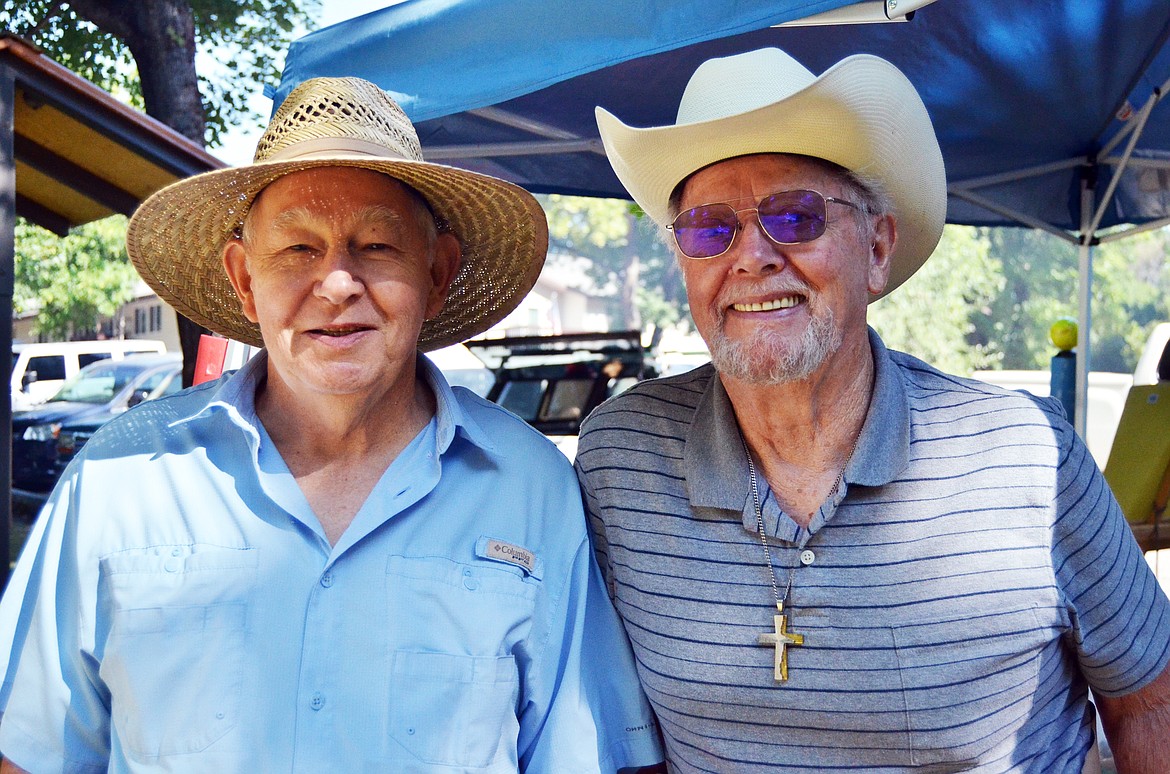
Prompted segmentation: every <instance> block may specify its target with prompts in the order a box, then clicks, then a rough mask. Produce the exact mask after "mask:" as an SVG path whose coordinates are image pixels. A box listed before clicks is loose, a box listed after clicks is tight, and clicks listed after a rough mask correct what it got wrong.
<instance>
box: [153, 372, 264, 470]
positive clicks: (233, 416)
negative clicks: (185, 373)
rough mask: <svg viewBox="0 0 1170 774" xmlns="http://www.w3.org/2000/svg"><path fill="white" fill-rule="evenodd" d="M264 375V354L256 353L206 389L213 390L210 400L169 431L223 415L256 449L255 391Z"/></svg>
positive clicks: (177, 421)
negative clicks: (236, 369) (189, 423)
mask: <svg viewBox="0 0 1170 774" xmlns="http://www.w3.org/2000/svg"><path fill="white" fill-rule="evenodd" d="M267 374H268V353H267V352H265V351H264V350H260V352H258V353H257V354H256V356H255V357H253V358H252V359H250V360H249V361H248V362H246V363H244V365H243V366H242V367H241V368H240V369H239V370H238V371H235V372H233V373H231V374H229V375H226V376H223V377H221V378H220V379H219V380H218V386H217V385H208V389H211V390H214V393H213V396H212V397H211V399H210V400H209V401H208V402H207V403H206V404H205V405H204V406H203V407H202V408H200V409H199V410H198V411H196V412H195V413H193V414H190V415H188V416H185V417H180V418H179V419H177V420H175V421H174V422H172V423H171V427H177V426H179V425H183V424H186V423H188V422H196V421H201V420H211V419H213V418H214V417H215V416H217V415H223V416H225V417H226V418H227V419H228V421H230V422H231V423H232V424H234V425H236V426H238V427H239V428H240V429H242V430H243V431H244V432H245V433H246V434H247V435H248V436H249V438H250V439H251V442H252V445H253V448H255V447H257V446H259V443H260V434H259V432H258V431H257V429H256V428H257V427H258V426H259V424H260V421H259V419H257V418H256V388H257V387H258V386H259V385H260V383H261V382H262V381H263V380H264V378H265V377H266V376H267Z"/></svg>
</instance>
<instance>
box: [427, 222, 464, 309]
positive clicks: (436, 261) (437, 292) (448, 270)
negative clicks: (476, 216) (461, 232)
mask: <svg viewBox="0 0 1170 774" xmlns="http://www.w3.org/2000/svg"><path fill="white" fill-rule="evenodd" d="M462 259H463V249H462V248H461V247H460V246H459V239H458V238H457V237H456V236H455V235H454V234H439V235H438V237H436V238H435V254H434V257H433V258H432V259H431V292H430V293H429V294H427V314H426V319H428V320H430V319H432V318H434V317H435V316H436V315H437V314H438V313H439V312H441V311H442V310H443V304H445V303H446V302H447V291H448V290H450V289H451V283H452V282H454V281H455V275H456V274H458V273H459V264H460V263H461V261H462Z"/></svg>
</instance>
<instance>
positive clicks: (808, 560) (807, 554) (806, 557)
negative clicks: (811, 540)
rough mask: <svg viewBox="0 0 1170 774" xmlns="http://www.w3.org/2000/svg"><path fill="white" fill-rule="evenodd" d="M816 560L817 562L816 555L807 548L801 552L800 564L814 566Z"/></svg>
mask: <svg viewBox="0 0 1170 774" xmlns="http://www.w3.org/2000/svg"><path fill="white" fill-rule="evenodd" d="M816 560H817V555H816V554H814V553H813V552H812V551H809V550H808V549H807V548H806V549H805V550H803V551H801V552H800V563H801V564H803V565H804V566H805V567H808V566H809V565H810V564H812V563H813V562H815V561H816Z"/></svg>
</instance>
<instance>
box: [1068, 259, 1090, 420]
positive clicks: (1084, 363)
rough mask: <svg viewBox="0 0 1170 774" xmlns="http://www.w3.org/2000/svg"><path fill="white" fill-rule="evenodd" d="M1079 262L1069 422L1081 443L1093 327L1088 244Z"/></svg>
mask: <svg viewBox="0 0 1170 774" xmlns="http://www.w3.org/2000/svg"><path fill="white" fill-rule="evenodd" d="M1078 254H1079V260H1078V261H1077V264H1078V273H1079V275H1080V282H1079V286H1080V287H1079V290H1078V296H1079V297H1078V299H1077V320H1078V325H1077V352H1078V353H1079V355H1080V357H1078V358H1077V384H1076V394H1077V399H1076V412H1075V416H1074V421H1073V427H1075V428H1076V431H1077V435H1079V436H1080V437H1081V439H1082V440H1083V439H1084V438H1085V428H1086V424H1087V423H1086V419H1087V411H1086V409H1087V406H1088V396H1089V369H1090V367H1091V363H1090V357H1091V355H1092V351H1091V350H1090V348H1089V347H1090V344H1089V341H1090V339H1089V331H1090V330H1091V329H1092V325H1093V315H1092V311H1093V310H1092V306H1093V248H1092V247H1091V246H1090V245H1086V244H1082V245H1081V246H1080V249H1079V250H1078Z"/></svg>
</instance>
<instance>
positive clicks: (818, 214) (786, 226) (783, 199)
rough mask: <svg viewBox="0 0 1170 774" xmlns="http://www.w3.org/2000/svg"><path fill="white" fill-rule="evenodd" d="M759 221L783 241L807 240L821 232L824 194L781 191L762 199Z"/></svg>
mask: <svg viewBox="0 0 1170 774" xmlns="http://www.w3.org/2000/svg"><path fill="white" fill-rule="evenodd" d="M759 214H760V225H762V226H763V227H764V231H766V232H767V234H768V236H770V237H771V238H772V239H773V240H775V241H777V242H782V243H784V244H790V245H791V244H796V243H798V242H811V241H812V240H814V239H816V238H817V237H819V236H820V235H821V234H823V233H825V198H824V197H823V196H821V195H820V194H819V193H817V192H816V191H784V192H782V193H777V194H772V195H771V196H769V197H767V198H765V199H763V200H762V201H761V202H760V207H759Z"/></svg>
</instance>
